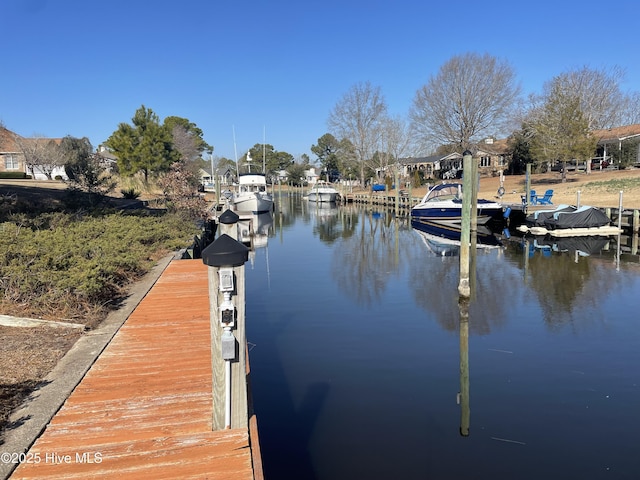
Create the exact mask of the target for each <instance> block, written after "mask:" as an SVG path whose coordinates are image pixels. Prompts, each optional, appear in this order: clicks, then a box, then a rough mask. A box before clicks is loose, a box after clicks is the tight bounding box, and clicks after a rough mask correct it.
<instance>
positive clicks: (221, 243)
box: [202, 233, 249, 267]
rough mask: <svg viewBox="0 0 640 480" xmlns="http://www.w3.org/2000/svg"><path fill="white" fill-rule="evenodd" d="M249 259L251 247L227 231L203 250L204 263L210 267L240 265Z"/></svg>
mask: <svg viewBox="0 0 640 480" xmlns="http://www.w3.org/2000/svg"><path fill="white" fill-rule="evenodd" d="M248 259H249V248H248V247H247V246H246V245H243V244H242V243H240V242H238V241H237V240H234V239H233V238H231V237H230V236H229V235H227V234H226V233H225V234H222V235H220V236H219V237H218V238H217V239H216V240H215V241H214V242H213V243H211V244H210V245H209V246H208V247H207V248H205V249H204V250H203V251H202V263H204V264H205V265H208V266H210V267H239V266H241V265H244V264H245V262H246V261H247V260H248Z"/></svg>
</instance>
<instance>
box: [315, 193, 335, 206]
mask: <svg viewBox="0 0 640 480" xmlns="http://www.w3.org/2000/svg"><path fill="white" fill-rule="evenodd" d="M308 199H309V201H310V202H328V203H331V202H336V201H337V199H338V194H337V193H336V192H310V193H309V196H308Z"/></svg>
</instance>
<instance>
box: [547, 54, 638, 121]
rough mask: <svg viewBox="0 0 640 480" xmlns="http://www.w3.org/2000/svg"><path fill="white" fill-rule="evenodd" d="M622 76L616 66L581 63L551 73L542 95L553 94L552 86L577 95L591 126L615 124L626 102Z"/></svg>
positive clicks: (565, 93) (627, 98) (622, 112)
mask: <svg viewBox="0 0 640 480" xmlns="http://www.w3.org/2000/svg"><path fill="white" fill-rule="evenodd" d="M624 76H625V73H624V71H623V70H622V69H621V68H619V67H613V68H611V69H610V70H605V69H600V70H597V69H592V68H589V67H586V66H585V67H582V68H581V69H579V70H571V71H568V72H565V73H562V74H560V75H558V76H557V77H554V78H553V79H552V80H551V81H550V82H548V83H546V84H545V86H544V93H543V97H548V96H550V95H552V94H554V93H553V92H554V89H559V90H560V91H561V92H562V93H563V94H564V95H571V96H575V97H577V98H578V99H579V100H580V110H582V113H583V115H584V116H585V118H586V119H587V122H588V124H589V129H591V130H598V129H605V128H611V127H615V126H619V125H620V122H621V121H622V119H623V116H624V112H625V111H626V109H627V105H628V102H629V97H628V96H627V95H625V94H624V93H623V92H622V91H621V90H620V82H621V81H622V80H623V79H624Z"/></svg>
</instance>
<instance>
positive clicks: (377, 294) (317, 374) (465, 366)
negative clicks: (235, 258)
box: [246, 196, 640, 480]
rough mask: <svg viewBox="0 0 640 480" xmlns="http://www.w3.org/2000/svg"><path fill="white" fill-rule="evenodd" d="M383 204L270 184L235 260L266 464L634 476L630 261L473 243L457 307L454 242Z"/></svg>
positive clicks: (272, 472)
mask: <svg viewBox="0 0 640 480" xmlns="http://www.w3.org/2000/svg"><path fill="white" fill-rule="evenodd" d="M392 217H393V216H392V215H391V214H389V213H386V212H384V211H383V212H379V213H377V212H371V211H366V210H364V209H357V208H347V207H344V208H342V207H341V208H333V209H330V208H326V207H325V208H322V209H316V208H314V207H313V204H309V203H306V202H305V201H302V200H301V199H300V198H298V197H286V196H283V197H282V198H281V199H280V200H279V204H278V206H277V212H276V213H275V214H274V215H273V222H272V223H271V224H270V225H269V224H268V223H267V224H266V227H265V228H266V229H268V232H269V239H268V244H267V246H266V247H264V246H263V247H261V248H257V249H256V251H255V257H253V258H252V260H251V263H249V262H248V263H247V269H246V270H247V336H248V340H249V342H251V353H250V355H251V382H252V388H253V396H254V404H255V410H256V413H257V417H258V425H259V431H260V444H261V450H262V457H263V462H264V469H265V475H266V478H268V479H279V480H281V479H295V480H304V479H318V480H341V479H349V480H353V479H367V480H376V479H461V478H467V479H485V478H486V479H498V480H500V479H536V480H539V479H556V478H558V479H560V478H561V479H581V480H584V479H600V478H602V479H637V478H640V455H639V454H640V411H639V410H640V326H639V325H638V318H639V315H638V310H639V308H640V303H639V302H638V298H639V297H640V264H638V263H625V262H619V261H618V260H617V259H618V256H617V255H616V251H615V250H616V245H615V243H614V242H612V243H609V244H608V247H609V250H608V251H606V250H605V251H602V252H600V253H594V254H592V255H590V256H581V255H579V254H577V253H575V252H559V251H552V250H550V249H548V248H539V247H541V245H533V244H532V245H530V246H528V245H523V243H522V242H519V241H509V242H505V246H504V247H503V248H493V249H481V250H478V254H477V256H475V263H476V276H475V279H476V281H475V284H474V287H473V297H474V299H473V301H472V303H471V305H470V308H469V321H468V324H467V323H464V322H463V323H462V324H461V321H460V319H461V316H460V307H459V305H458V290H457V286H458V269H459V257H458V256H455V255H451V252H448V251H443V250H442V249H441V247H439V246H436V245H433V244H430V243H429V242H428V241H426V240H425V239H424V238H423V237H422V236H421V234H420V233H419V232H417V231H416V230H413V229H412V228H411V227H410V226H409V225H407V223H406V221H404V220H398V221H396V220H394V219H393V218H392ZM512 240H513V239H512ZM602 243H606V242H602ZM601 247H602V245H591V246H589V245H588V246H586V247H583V250H587V249H588V248H595V249H597V250H600V248H601ZM561 248H562V247H561ZM252 256H253V254H252ZM461 326H462V327H461ZM466 333H468V346H467V347H465V345H467V344H466V342H465V338H466V337H465V334H466ZM461 339H462V342H461ZM461 373H462V374H461ZM466 373H468V381H467V380H466V378H467V376H466ZM466 392H468V394H467V393H466ZM460 393H461V394H460ZM467 429H468V435H462V434H461V432H467Z"/></svg>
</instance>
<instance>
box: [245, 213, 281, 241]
mask: <svg viewBox="0 0 640 480" xmlns="http://www.w3.org/2000/svg"><path fill="white" fill-rule="evenodd" d="M272 225H273V216H272V215H271V212H264V213H258V214H253V215H250V216H244V217H241V218H240V219H239V220H238V236H239V239H240V241H241V242H242V243H244V244H246V245H248V246H249V247H250V248H251V250H254V249H256V248H262V247H266V246H267V241H268V239H269V232H270V230H271V227H272Z"/></svg>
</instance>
